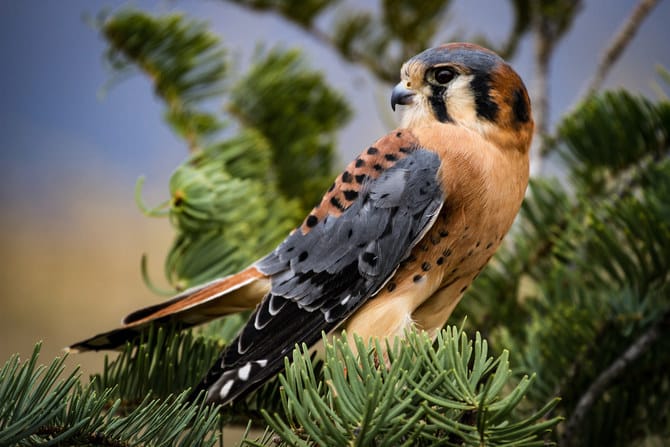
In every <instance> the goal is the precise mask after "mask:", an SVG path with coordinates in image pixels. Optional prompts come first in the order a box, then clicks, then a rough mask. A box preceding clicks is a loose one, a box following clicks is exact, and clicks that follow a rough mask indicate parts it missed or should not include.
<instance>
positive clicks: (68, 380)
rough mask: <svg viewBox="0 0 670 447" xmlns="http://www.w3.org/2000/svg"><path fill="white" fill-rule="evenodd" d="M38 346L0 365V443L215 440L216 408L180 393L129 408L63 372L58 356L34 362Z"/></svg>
mask: <svg viewBox="0 0 670 447" xmlns="http://www.w3.org/2000/svg"><path fill="white" fill-rule="evenodd" d="M39 351H40V345H39V344H37V345H36V347H35V350H34V351H33V354H32V356H31V357H30V359H28V360H27V361H26V362H24V363H23V364H21V363H20V361H19V358H18V356H12V357H11V358H10V359H9V360H8V361H7V362H6V363H5V365H4V366H3V367H2V368H0V445H3V446H4V445H15V446H32V445H59V446H63V447H66V446H78V445H101V446H109V447H121V446H123V447H133V446H140V445H142V446H152V447H153V446H159V445H160V446H175V447H176V446H184V447H185V446H204V447H211V446H212V445H214V444H215V443H216V441H217V435H216V428H217V425H218V421H219V414H218V408H217V407H205V406H201V405H200V404H199V403H198V402H196V403H186V401H185V399H186V393H182V394H180V395H178V396H177V395H169V396H167V397H166V398H165V399H162V400H157V399H153V398H152V397H151V396H150V395H146V396H144V398H143V399H141V401H140V403H139V404H138V405H136V406H135V407H134V408H133V409H132V410H129V409H127V408H124V407H123V406H122V402H121V400H120V399H117V398H115V397H114V395H115V394H116V392H117V391H116V387H111V388H105V389H102V390H100V391H99V392H98V391H96V388H98V386H99V384H98V383H97V381H96V380H94V381H93V382H92V383H90V384H87V385H82V383H81V381H80V373H79V371H78V370H75V371H73V372H72V373H71V374H69V375H68V376H67V377H65V378H64V377H63V375H64V370H65V368H64V358H56V359H55V360H53V362H52V363H51V364H50V365H49V366H48V367H47V366H44V365H39V364H38V360H39Z"/></svg>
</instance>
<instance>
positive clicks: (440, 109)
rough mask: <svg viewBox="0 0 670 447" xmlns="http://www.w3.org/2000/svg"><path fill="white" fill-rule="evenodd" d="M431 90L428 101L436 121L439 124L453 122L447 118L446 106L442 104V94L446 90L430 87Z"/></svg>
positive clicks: (444, 88)
mask: <svg viewBox="0 0 670 447" xmlns="http://www.w3.org/2000/svg"><path fill="white" fill-rule="evenodd" d="M431 89H432V91H433V93H432V94H431V95H430V98H429V101H430V106H431V107H432V108H433V113H434V114H435V117H436V118H437V120H438V121H439V122H441V123H449V122H451V121H453V120H452V119H451V117H450V116H449V112H447V106H446V104H445V103H444V92H445V91H446V90H447V88H446V87H441V86H437V85H432V86H431Z"/></svg>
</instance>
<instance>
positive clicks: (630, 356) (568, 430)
mask: <svg viewBox="0 0 670 447" xmlns="http://www.w3.org/2000/svg"><path fill="white" fill-rule="evenodd" d="M669 316H670V313H666V314H665V315H664V316H663V317H661V318H660V319H659V321H658V322H656V323H655V324H654V325H652V326H651V327H650V328H649V329H647V331H645V332H644V333H643V334H642V335H641V336H640V337H639V338H638V339H637V340H635V342H634V343H633V344H632V345H630V347H628V349H626V351H625V352H624V353H623V354H622V355H621V357H619V358H617V359H616V360H615V361H614V362H613V363H612V364H611V365H610V366H609V367H608V368H607V369H606V370H605V371H603V372H602V373H601V374H600V375H599V376H598V377H597V378H596V380H595V381H594V382H593V383H592V384H591V386H589V388H588V389H587V390H586V392H585V393H584V394H583V395H582V397H581V398H580V399H579V402H577V405H576V406H575V409H574V411H573V412H572V415H571V416H570V419H568V421H567V423H566V424H565V431H564V432H563V436H562V440H561V445H562V446H568V447H569V446H572V445H575V434H576V433H577V429H578V428H579V426H580V425H581V424H582V422H583V420H584V418H585V417H586V415H587V414H588V412H589V411H590V410H591V408H592V407H593V405H594V404H595V403H596V402H597V401H598V400H599V399H600V397H601V396H602V395H603V393H604V392H605V391H606V390H607V389H608V388H609V387H610V386H611V385H612V383H613V382H615V381H616V380H617V379H618V378H619V376H621V375H622V374H623V373H624V372H625V371H626V368H628V366H630V365H631V364H632V363H633V362H635V361H636V360H637V359H638V358H639V357H640V356H642V354H644V353H645V352H647V350H648V349H649V347H650V346H651V345H652V344H653V343H654V342H655V341H656V339H658V337H659V336H660V335H661V326H662V325H664V324H667V323H668V317H669Z"/></svg>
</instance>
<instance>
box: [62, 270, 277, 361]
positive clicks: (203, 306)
mask: <svg viewBox="0 0 670 447" xmlns="http://www.w3.org/2000/svg"><path fill="white" fill-rule="evenodd" d="M269 291H270V280H269V279H268V278H267V277H266V276H265V275H264V274H262V273H261V272H260V271H258V270H257V269H256V267H254V266H251V267H249V268H247V269H245V270H243V271H241V272H239V273H237V274H235V275H231V276H226V277H224V278H220V279H216V280H214V281H211V282H209V283H207V284H203V285H201V286H197V287H193V288H191V289H188V290H185V291H184V292H182V293H180V294H179V295H177V296H175V297H173V298H172V299H170V300H168V301H165V302H163V303H159V304H155V305H153V306H149V307H145V308H142V309H139V310H136V311H135V312H132V313H131V314H129V315H128V316H126V317H125V318H124V319H123V321H122V323H123V326H121V327H120V328H117V329H114V330H111V331H108V332H103V333H102V334H98V335H96V336H93V337H91V338H88V339H86V340H83V341H80V342H78V343H75V344H73V345H71V346H70V347H69V348H68V350H70V351H74V352H81V351H89V350H95V351H97V350H101V349H114V348H117V347H119V346H121V345H123V344H124V343H125V342H127V341H129V340H132V339H133V338H135V337H137V336H138V335H139V334H140V333H141V332H142V330H143V329H144V328H145V327H147V326H149V324H151V323H158V324H160V323H172V322H176V323H178V324H179V325H180V327H182V328H187V327H191V326H195V325H198V324H202V323H206V322H208V321H211V320H213V319H215V318H218V317H221V316H224V315H228V314H232V313H235V312H241V311H243V310H248V309H253V308H254V307H256V305H257V304H258V303H260V302H261V300H262V299H263V297H264V296H265V295H266V294H267V293H268V292H269Z"/></svg>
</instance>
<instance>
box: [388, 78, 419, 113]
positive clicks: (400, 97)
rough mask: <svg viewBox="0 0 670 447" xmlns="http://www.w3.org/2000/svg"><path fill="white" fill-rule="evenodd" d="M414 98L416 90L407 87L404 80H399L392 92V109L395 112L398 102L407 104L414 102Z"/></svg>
mask: <svg viewBox="0 0 670 447" xmlns="http://www.w3.org/2000/svg"><path fill="white" fill-rule="evenodd" d="M413 98H414V92H413V91H412V90H409V89H408V88H407V87H405V85H404V82H402V81H401V82H399V83H398V84H397V85H396V86H395V87H393V92H392V93H391V109H393V111H394V112H395V106H396V104H401V105H403V106H406V105H408V104H412V101H413Z"/></svg>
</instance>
